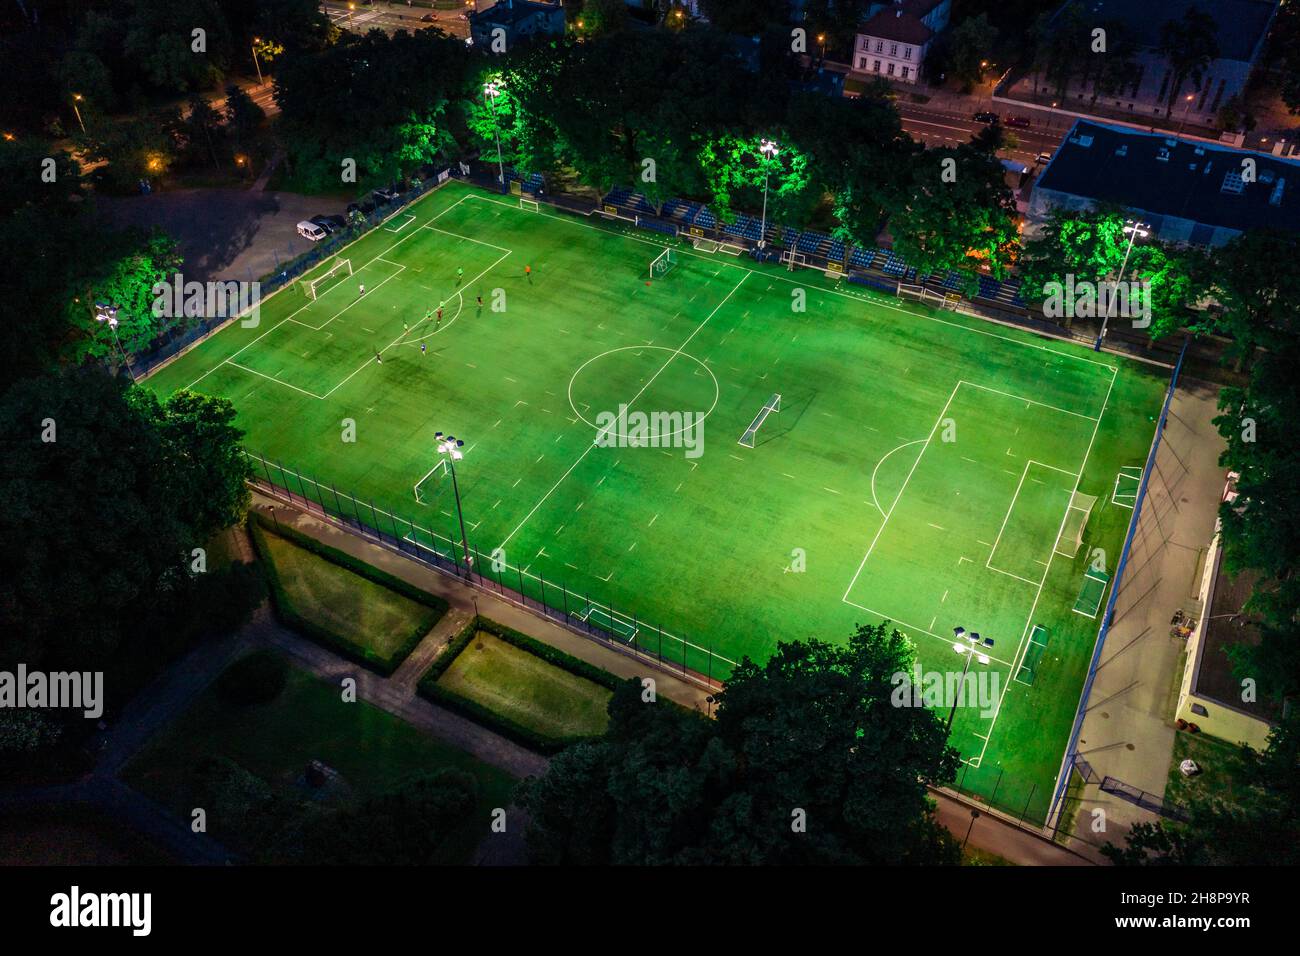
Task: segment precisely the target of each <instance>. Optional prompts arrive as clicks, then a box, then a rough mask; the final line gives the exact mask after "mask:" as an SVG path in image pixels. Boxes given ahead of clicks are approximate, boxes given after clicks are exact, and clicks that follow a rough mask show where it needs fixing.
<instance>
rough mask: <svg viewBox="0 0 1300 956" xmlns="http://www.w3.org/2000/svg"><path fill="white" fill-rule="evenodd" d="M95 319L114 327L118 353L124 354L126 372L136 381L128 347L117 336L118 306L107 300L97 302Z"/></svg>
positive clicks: (123, 362) (123, 360)
mask: <svg viewBox="0 0 1300 956" xmlns="http://www.w3.org/2000/svg"><path fill="white" fill-rule="evenodd" d="M95 321H96V322H103V323H105V324H107V325H108V327H109V328H110V329H112V331H113V341H114V343H116V345H117V351H118V353H119V354H120V355H121V356H122V364H123V365H125V366H126V373H127V374H128V375H130V376H131V381H133V382H134V381H136V377H135V372H133V371H132V370H131V363H130V361H128V360H127V357H126V349H124V348H122V340H121V339H119V338H118V337H117V306H115V305H110V304H109V303H107V302H96V303H95Z"/></svg>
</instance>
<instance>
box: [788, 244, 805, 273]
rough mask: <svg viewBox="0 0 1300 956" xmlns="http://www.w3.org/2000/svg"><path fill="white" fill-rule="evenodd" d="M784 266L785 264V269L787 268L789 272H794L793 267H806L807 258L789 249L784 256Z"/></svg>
mask: <svg viewBox="0 0 1300 956" xmlns="http://www.w3.org/2000/svg"><path fill="white" fill-rule="evenodd" d="M785 264H786V268H788V269H789V270H790V271H791V272H794V267H795V266H806V265H808V257H807V256H805V255H804V254H803V253H802V252H795V251H794V250H793V249H791V250H790V251H789V252H787V253H786V254H785Z"/></svg>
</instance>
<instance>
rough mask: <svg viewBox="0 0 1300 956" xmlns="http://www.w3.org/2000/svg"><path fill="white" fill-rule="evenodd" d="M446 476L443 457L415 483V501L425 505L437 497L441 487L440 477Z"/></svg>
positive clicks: (445, 462) (445, 464)
mask: <svg viewBox="0 0 1300 956" xmlns="http://www.w3.org/2000/svg"><path fill="white" fill-rule="evenodd" d="M446 476H447V461H446V459H443V460H442V461H439V462H438V464H436V465H434V466H433V467H432V468H430V469H429V472H428V474H426V475H425V476H424V477H423V478H421V479H420V480H419V481H417V482H416V483H415V487H414V489H412V490H413V491H414V492H415V503H416V504H420V505H427V504H429V503H430V502H431V501H433V500H434V499H435V498H437V497H438V494H439V493H440V491H441V489H442V481H441V479H443V478H445V477H446Z"/></svg>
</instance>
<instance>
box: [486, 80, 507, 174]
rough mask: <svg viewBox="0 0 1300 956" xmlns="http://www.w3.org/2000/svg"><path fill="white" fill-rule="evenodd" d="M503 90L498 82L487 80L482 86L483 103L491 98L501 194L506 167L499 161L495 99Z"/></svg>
mask: <svg viewBox="0 0 1300 956" xmlns="http://www.w3.org/2000/svg"><path fill="white" fill-rule="evenodd" d="M504 89H505V86H504V85H503V84H502V82H501V81H500V80H488V81H487V82H486V83H484V84H483V102H484V103H486V102H487V101H488V97H489V96H490V97H492V104H491V106H490V107H489V109H491V110H492V135H493V136H494V137H495V138H496V141H497V173H498V175H499V177H500V179H501V191H502V192H505V191H506V166H505V163H504V162H502V160H501V120H500V118H499V117H498V116H497V97H498V96H500V95H501V91H502V90H504Z"/></svg>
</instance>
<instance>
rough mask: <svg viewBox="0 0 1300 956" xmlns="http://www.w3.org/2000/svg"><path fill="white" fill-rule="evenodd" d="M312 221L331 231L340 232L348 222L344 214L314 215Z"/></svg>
mask: <svg viewBox="0 0 1300 956" xmlns="http://www.w3.org/2000/svg"><path fill="white" fill-rule="evenodd" d="M311 221H312V222H314V223H315V224H316V225H318V226H320V227H321V228H322V229H324V230H325V231H326V232H329V233H334V232H338V231H339V230H340V229H342V228H344V227H345V226H346V225H347V224H348V221H347V220H346V219H344V218H343V217H342V216H312V217H311Z"/></svg>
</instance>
